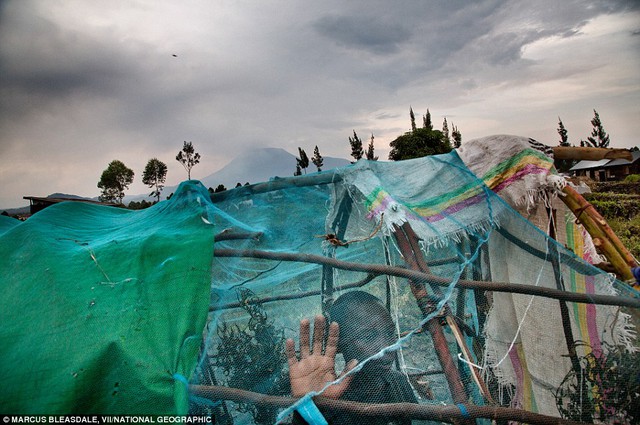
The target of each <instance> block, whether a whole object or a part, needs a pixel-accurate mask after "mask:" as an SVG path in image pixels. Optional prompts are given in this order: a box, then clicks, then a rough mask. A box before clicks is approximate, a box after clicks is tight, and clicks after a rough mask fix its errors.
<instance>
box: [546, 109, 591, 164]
mask: <svg viewBox="0 0 640 425" xmlns="http://www.w3.org/2000/svg"><path fill="white" fill-rule="evenodd" d="M558 135H559V136H560V142H559V143H558V144H559V146H571V143H569V133H568V131H567V129H566V128H565V126H564V123H563V122H562V119H561V118H560V117H558ZM584 144H585V142H584V140H581V141H580V146H582V147H584ZM575 163H576V161H574V160H571V159H554V160H553V165H554V167H556V170H558V171H559V172H561V173H565V172H567V171H569V169H571V167H573V166H574V165H575Z"/></svg>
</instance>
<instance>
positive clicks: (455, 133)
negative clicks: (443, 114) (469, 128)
mask: <svg viewBox="0 0 640 425" xmlns="http://www.w3.org/2000/svg"><path fill="white" fill-rule="evenodd" d="M451 127H452V129H451V139H452V140H453V147H454V148H455V149H458V148H459V147H460V146H462V133H460V130H458V127H456V126H455V125H453V123H451Z"/></svg>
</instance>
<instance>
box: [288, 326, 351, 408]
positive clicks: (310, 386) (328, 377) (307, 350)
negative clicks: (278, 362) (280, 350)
mask: <svg viewBox="0 0 640 425" xmlns="http://www.w3.org/2000/svg"><path fill="white" fill-rule="evenodd" d="M325 326H326V319H325V318H324V316H321V315H318V316H316V317H315V319H314V325H313V342H312V345H310V343H311V339H310V334H311V332H310V323H309V320H308V319H303V320H302V321H301V322H300V359H298V358H297V356H296V346H295V342H293V340H292V339H287V342H286V353H287V360H288V363H289V380H290V382H291V395H292V396H293V397H301V396H303V395H305V394H306V393H308V392H310V391H320V390H321V389H322V388H324V386H325V385H326V384H327V382H331V381H335V380H336V379H337V378H338V377H337V376H336V370H335V360H336V353H337V351H338V337H339V335H340V328H339V326H338V324H337V323H335V322H333V323H331V325H330V326H329V335H328V338H327V344H326V346H325V350H324V353H323V352H322V345H323V344H322V343H323V339H324V330H325ZM357 363H358V362H357V360H352V361H350V362H349V364H347V365H346V367H345V368H344V370H343V371H342V373H341V374H340V376H343V375H344V374H346V373H347V372H349V371H350V370H351V369H353V368H354V367H355V365H356V364H357ZM351 379H352V376H347V377H346V378H345V379H344V380H343V381H342V382H341V383H340V384H335V385H332V386H330V387H328V388H327V389H326V390H325V391H324V392H323V393H322V395H323V396H324V397H328V398H333V399H337V398H340V396H342V394H343V393H344V392H345V390H346V389H347V388H348V387H349V384H350V383H351Z"/></svg>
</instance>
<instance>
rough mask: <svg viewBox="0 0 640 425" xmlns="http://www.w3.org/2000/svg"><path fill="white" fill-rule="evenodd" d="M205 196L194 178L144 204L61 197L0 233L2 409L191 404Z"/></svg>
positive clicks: (206, 249) (204, 271) (203, 274)
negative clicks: (131, 206)
mask: <svg viewBox="0 0 640 425" xmlns="http://www.w3.org/2000/svg"><path fill="white" fill-rule="evenodd" d="M208 202H209V201H208V193H207V191H206V190H205V189H204V188H203V187H202V185H200V184H199V183H194V182H188V183H184V184H183V185H182V186H181V187H180V188H179V190H178V191H177V192H176V194H175V195H174V196H173V198H172V199H171V200H170V201H166V202H161V203H159V204H157V205H155V206H154V207H152V208H149V209H147V210H143V211H129V210H125V209H120V208H112V207H101V206H95V205H89V204H82V203H62V204H57V205H54V206H52V207H49V208H47V209H45V210H43V211H41V212H39V213H37V214H36V215H34V216H33V217H31V218H29V219H28V220H27V221H26V222H24V223H22V224H19V225H15V226H12V227H11V228H10V229H9V230H7V231H6V232H4V233H3V234H2V235H1V236H0V270H1V272H2V298H1V303H2V306H1V307H0V318H1V319H0V322H1V323H2V330H1V331H0V333H1V335H2V338H1V339H2V345H1V346H0V359H1V366H0V380H1V381H2V382H3V390H2V391H1V392H0V410H1V411H2V413H34V414H53V413H74V412H75V413H79V412H85V413H87V412H102V413H121V414H122V413H131V414H133V413H146V414H151V413H153V414H161V413H186V408H187V401H186V394H187V392H186V386H185V385H184V383H183V382H181V380H180V379H179V378H180V376H184V377H186V378H188V377H189V376H190V374H191V372H192V370H193V367H194V365H195V361H196V359H197V356H198V351H199V349H200V345H201V338H200V335H201V331H202V328H203V327H204V323H205V320H206V312H207V306H208V304H209V302H208V294H209V286H210V276H211V255H212V249H213V234H214V230H213V226H211V225H210V224H207V223H206V222H205V221H204V220H206V219H207V215H208V212H207V211H208V210H207V204H208ZM176 374H177V375H176ZM174 375H176V377H174ZM186 378H183V380H184V379H186Z"/></svg>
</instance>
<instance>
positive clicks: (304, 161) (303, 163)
mask: <svg viewBox="0 0 640 425" xmlns="http://www.w3.org/2000/svg"><path fill="white" fill-rule="evenodd" d="M298 154H299V155H300V158H296V162H297V163H298V167H300V169H301V170H304V173H305V174H307V167H308V166H309V157H308V156H307V153H306V152H305V151H304V149H302V148H300V147H299V148H298ZM296 170H297V168H296ZM300 174H302V173H300ZM300 174H297V175H300Z"/></svg>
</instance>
